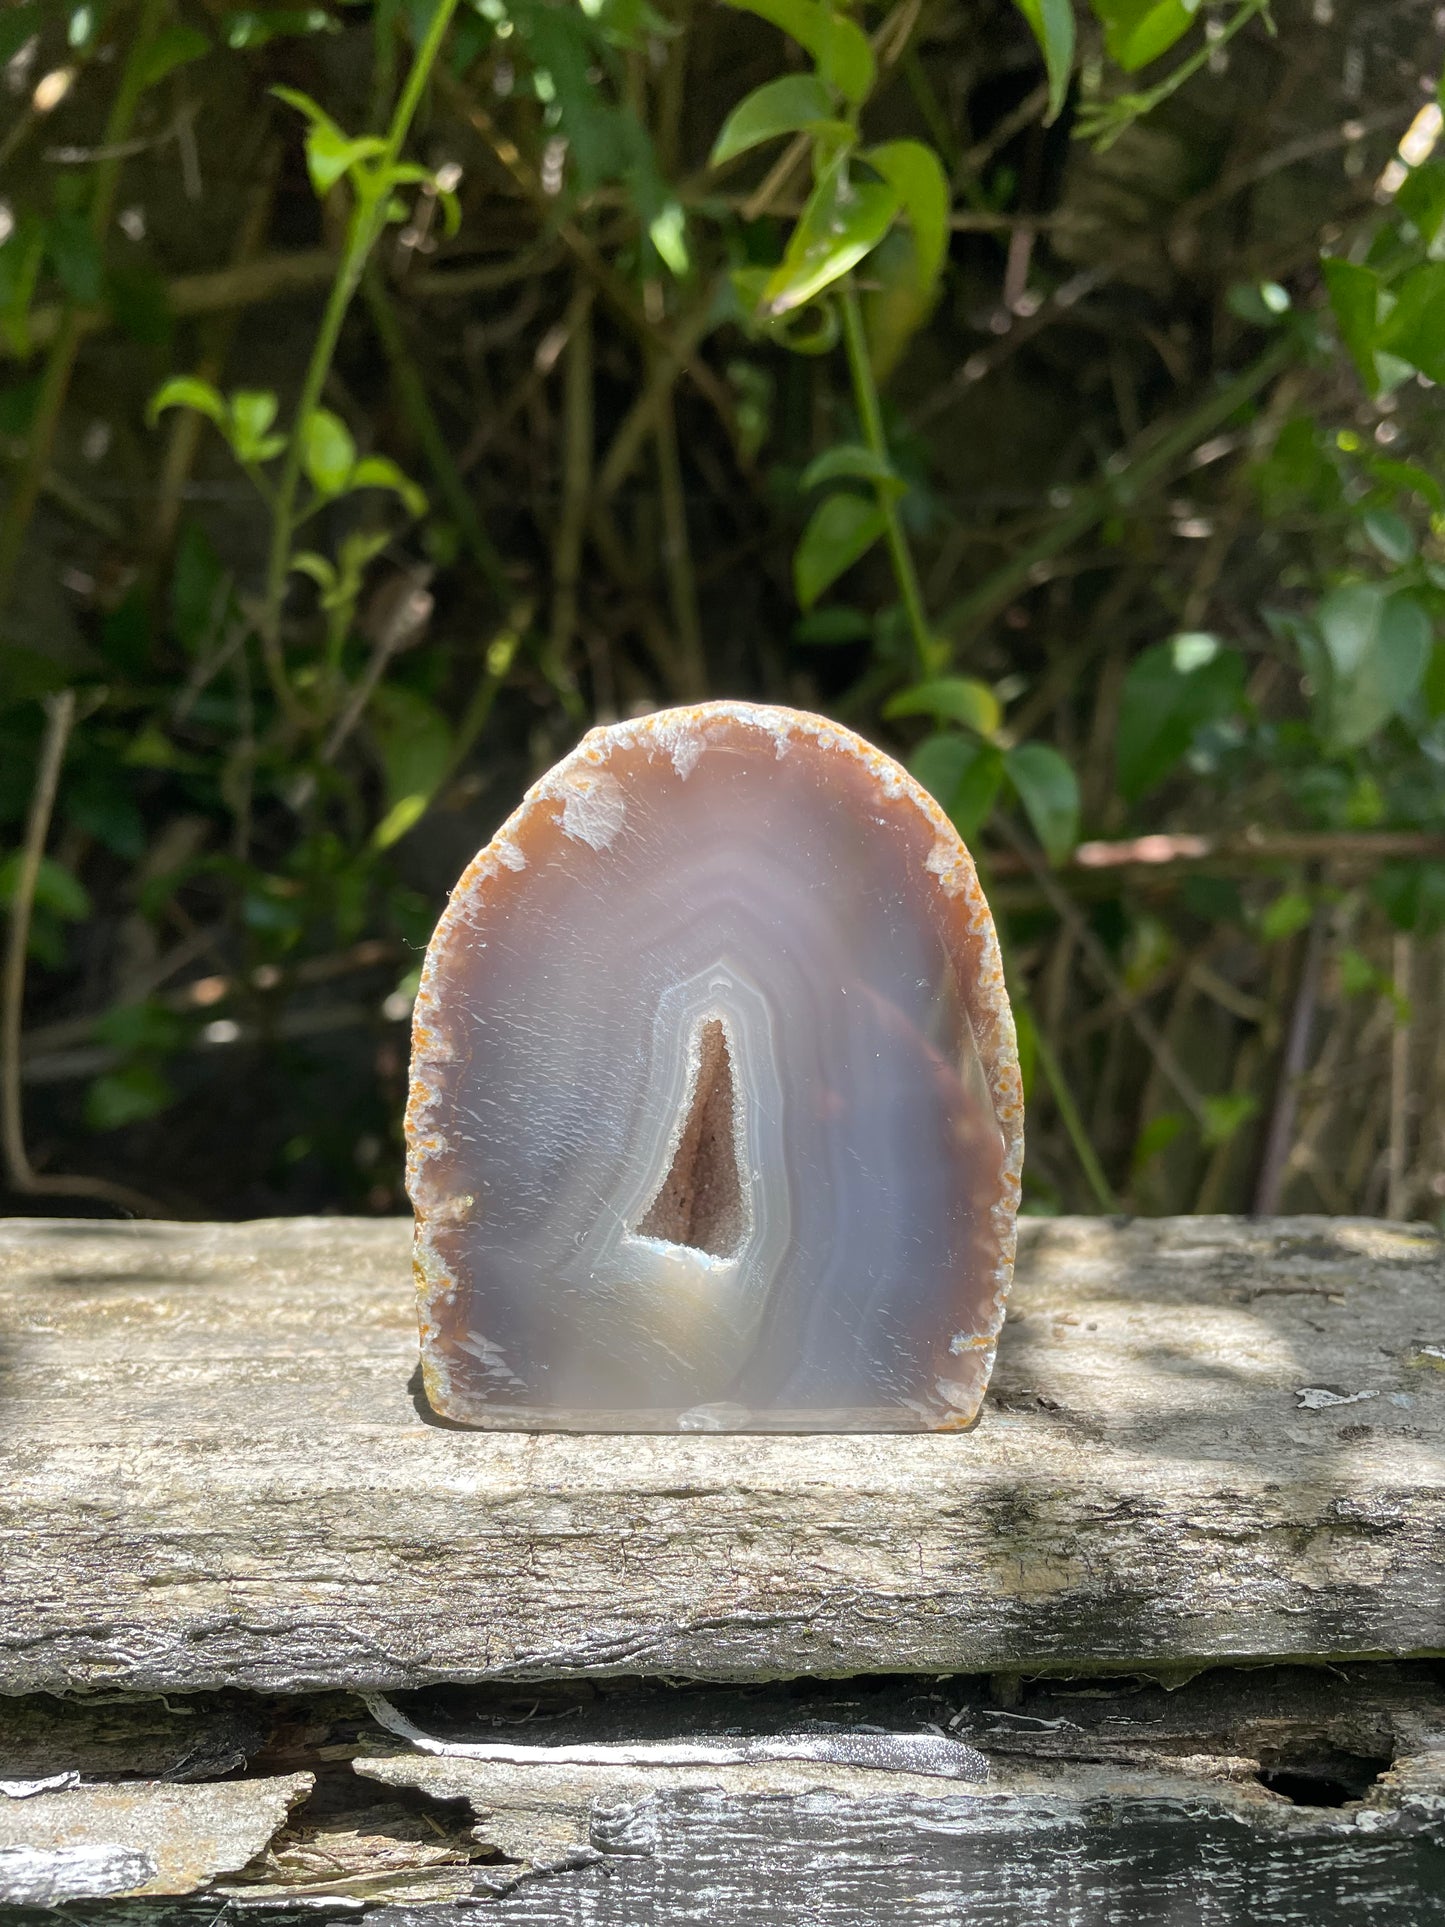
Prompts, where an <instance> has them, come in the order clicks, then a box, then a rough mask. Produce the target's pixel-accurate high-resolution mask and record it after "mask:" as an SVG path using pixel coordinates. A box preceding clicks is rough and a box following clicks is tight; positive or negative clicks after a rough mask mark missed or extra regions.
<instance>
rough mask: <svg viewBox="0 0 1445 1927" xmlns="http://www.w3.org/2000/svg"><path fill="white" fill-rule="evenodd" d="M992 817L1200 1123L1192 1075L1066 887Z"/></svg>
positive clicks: (1202, 1112) (1201, 1110)
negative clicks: (1113, 960) (1133, 996)
mask: <svg viewBox="0 0 1445 1927" xmlns="http://www.w3.org/2000/svg"><path fill="white" fill-rule="evenodd" d="M994 821H995V823H996V824H997V825H998V827H999V830H1000V831H1001V832H1002V834H1003V835H1004V836H1005V837H1007V838H1008V840H1009V842H1010V843H1012V845H1013V847H1014V849H1015V850H1016V851H1018V852H1019V853H1020V854H1021V855H1022V857H1023V859H1024V862H1025V864H1026V866H1027V867H1028V869H1029V871H1030V873H1031V874H1032V876H1033V879H1034V881H1035V883H1037V885H1038V886H1039V889H1040V890H1041V891H1042V892H1043V894H1044V897H1045V898H1046V900H1047V901H1048V903H1049V905H1050V906H1051V908H1052V909H1053V911H1054V912H1055V914H1056V915H1057V916H1058V917H1059V918H1060V919H1061V920H1062V921H1063V922H1064V923H1066V924H1068V925H1069V926H1070V928H1072V930H1073V932H1074V937H1075V940H1076V941H1077V943H1078V945H1079V948H1080V950H1082V952H1083V953H1084V955H1085V956H1086V957H1087V958H1088V960H1089V963H1090V964H1091V965H1092V967H1093V970H1094V974H1095V975H1096V976H1097V977H1098V979H1099V981H1100V982H1101V983H1102V984H1103V986H1104V988H1105V989H1106V990H1107V991H1108V992H1109V994H1110V995H1111V996H1112V997H1113V998H1114V1000H1115V1002H1116V1003H1117V1004H1118V1006H1119V1008H1120V1010H1121V1011H1123V1012H1124V1014H1125V1015H1126V1016H1127V1017H1128V1019H1129V1022H1130V1023H1131V1024H1132V1025H1133V1026H1134V1028H1135V1030H1137V1031H1138V1033H1139V1036H1140V1038H1141V1040H1142V1041H1143V1043H1144V1045H1145V1048H1146V1049H1147V1050H1148V1051H1149V1053H1150V1055H1151V1056H1152V1057H1153V1059H1154V1062H1155V1063H1156V1064H1157V1065H1158V1067H1159V1070H1160V1073H1161V1074H1162V1075H1163V1077H1164V1078H1165V1079H1166V1080H1167V1081H1168V1082H1169V1083H1170V1084H1171V1085H1173V1087H1174V1090H1175V1093H1176V1094H1177V1096H1178V1097H1179V1099H1180V1101H1181V1102H1182V1103H1183V1104H1184V1106H1185V1108H1186V1109H1187V1110H1188V1112H1189V1114H1190V1115H1191V1117H1193V1118H1194V1120H1195V1122H1196V1123H1198V1124H1200V1125H1202V1124H1204V1123H1205V1121H1206V1116H1207V1112H1206V1109H1205V1103H1204V1098H1203V1097H1202V1095H1201V1094H1200V1091H1199V1089H1198V1087H1197V1086H1196V1084H1195V1082H1194V1079H1193V1078H1192V1077H1191V1076H1190V1075H1189V1073H1188V1072H1187V1071H1186V1070H1185V1068H1184V1066H1183V1065H1182V1064H1181V1063H1180V1062H1179V1059H1178V1057H1177V1056H1176V1055H1175V1053H1174V1049H1173V1046H1172V1045H1171V1044H1170V1043H1169V1041H1168V1039H1167V1038H1166V1037H1165V1036H1164V1034H1163V1032H1162V1031H1161V1030H1160V1029H1159V1027H1158V1025H1157V1024H1156V1023H1155V1022H1154V1020H1153V1018H1152V1017H1150V1016H1149V1015H1148V1013H1147V1012H1146V1011H1144V1010H1142V1009H1141V1008H1140V1007H1139V1005H1138V1003H1137V1002H1136V1001H1135V1000H1134V999H1133V998H1132V997H1131V996H1130V994H1129V988H1128V986H1127V984H1125V982H1124V981H1123V979H1122V978H1121V977H1120V975H1119V973H1118V971H1117V970H1115V968H1114V966H1113V963H1112V962H1111V961H1110V958H1109V953H1108V951H1107V950H1106V949H1105V948H1104V946H1103V944H1102V943H1101V942H1100V941H1099V939H1098V937H1097V936H1096V935H1095V934H1094V932H1093V930H1092V929H1091V928H1090V926H1089V924H1088V922H1087V921H1086V920H1085V918H1084V917H1083V916H1082V915H1081V914H1080V912H1079V910H1078V907H1077V905H1076V904H1074V903H1073V902H1072V900H1071V899H1070V897H1069V895H1068V893H1067V891H1065V890H1064V889H1063V888H1062V887H1061V886H1060V885H1059V883H1058V882H1057V881H1056V880H1055V878H1054V876H1053V874H1052V872H1051V871H1050V870H1049V868H1048V866H1047V864H1045V863H1044V862H1043V860H1042V859H1041V858H1040V857H1037V856H1035V854H1034V852H1033V851H1032V850H1031V849H1030V848H1029V846H1028V843H1027V842H1026V841H1025V839H1024V837H1023V836H1022V835H1021V834H1020V832H1019V831H1018V830H1016V829H1015V828H1014V826H1013V825H1012V823H1010V822H1009V820H1008V818H1007V817H1006V816H1004V815H1002V814H999V815H997V816H996V817H995V818H994Z"/></svg>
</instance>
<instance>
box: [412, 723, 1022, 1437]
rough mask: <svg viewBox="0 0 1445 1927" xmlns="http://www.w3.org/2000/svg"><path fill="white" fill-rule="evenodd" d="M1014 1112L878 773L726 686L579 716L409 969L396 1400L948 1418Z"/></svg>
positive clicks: (859, 751)
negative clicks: (564, 752) (705, 700)
mask: <svg viewBox="0 0 1445 1927" xmlns="http://www.w3.org/2000/svg"><path fill="white" fill-rule="evenodd" d="M1022 1131H1023V1104H1022V1097H1021V1092H1020V1086H1019V1077H1018V1063H1017V1056H1016V1052H1015V1045H1014V1029H1013V1020H1012V1017H1011V1015H1010V1012H1009V1006H1008V999H1007V996H1006V994H1005V991H1004V985H1003V973H1002V969H1001V967H1000V962H999V954H998V945H997V942H996V939H995V936H994V929H993V923H992V920H991V918H990V916H989V913H988V908H987V906H986V904H985V902H984V900H983V897H982V895H981V893H980V891H979V888H978V883H977V879H976V877H975V875H974V869H973V864H972V861H971V860H970V858H969V855H968V852H967V851H966V850H965V849H964V847H963V845H962V843H961V842H960V841H959V839H958V836H957V834H956V832H955V831H954V829H953V827H952V825H951V824H950V823H949V821H948V819H947V818H946V817H945V816H944V815H943V813H942V812H941V811H940V810H939V808H938V806H937V805H936V804H935V803H934V802H933V800H932V799H931V798H930V797H929V796H928V795H927V794H926V793H925V792H924V791H923V790H921V789H920V788H919V787H918V785H917V784H916V783H915V782H914V781H913V780H912V778H911V777H909V776H908V775H907V774H906V772H905V771H904V770H902V769H901V768H899V766H898V765H897V764H896V763H894V762H892V761H890V759H889V758H887V757H886V756H883V755H881V754H880V753H879V752H878V751H877V750H875V749H873V748H871V747H870V746H869V745H868V744H867V743H865V742H863V741H862V740H861V738H859V737H857V736H854V735H853V734H851V732H849V731H848V730H845V729H841V728H840V727H839V726H838V725H837V724H835V723H829V722H826V721H824V720H823V719H822V718H821V717H817V716H809V715H804V714H801V713H799V712H797V711H793V710H786V709H771V708H762V707H758V706H754V705H750V704H743V703H709V704H704V705H703V706H701V707H699V708H695V709H682V710H668V711H663V712H661V713H658V714H656V715H651V716H647V717H644V718H643V719H642V720H641V721H638V722H629V723H618V724H614V725H613V726H612V727H610V728H607V729H595V730H593V731H592V732H591V733H590V734H589V735H588V736H587V737H585V738H584V740H583V742H582V743H581V745H580V746H579V747H578V748H577V749H576V750H575V751H574V752H573V754H572V755H571V756H569V757H568V758H567V759H566V760H565V761H564V762H562V763H560V764H558V766H557V767H556V768H555V769H554V770H552V771H550V772H549V774H548V775H546V776H545V777H543V779H542V780H541V781H540V782H539V783H537V784H536V785H535V786H534V787H533V788H532V789H531V790H530V791H529V792H528V794H527V797H526V799H525V800H524V802H523V803H522V805H521V807H520V808H519V809H518V810H517V811H516V812H515V814H514V815H513V816H512V817H510V818H509V819H508V821H507V822H506V823H505V824H504V825H503V827H502V829H501V830H500V831H499V832H498V834H497V835H496V836H495V837H494V838H493V840H492V841H491V843H489V844H488V845H487V847H486V849H484V850H483V851H482V852H481V854H480V855H479V856H478V857H477V858H476V860H475V861H474V862H473V864H472V865H471V867H470V868H469V869H468V870H467V872H466V874H465V875H464V876H463V877H462V879H461V881H460V883H458V885H457V887H456V889H455V891H454V892H453V893H452V897H451V901H450V903H449V904H448V906H447V909H446V911H445V913H444V915H443V917H442V919H441V922H440V923H439V925H438V926H437V930H436V934H435V936H434V937H433V938H432V942H431V946H430V948H429V949H428V952H427V958H426V966H425V969H424V970H423V972H422V980H421V989H420V992H419V994H418V998H417V1005H416V1016H415V1027H414V1036H413V1051H412V1078H411V1102H410V1105H409V1107H408V1112H407V1140H408V1188H409V1191H410V1194H411V1198H412V1202H413V1204H414V1205H415V1208H416V1275H417V1284H418V1290H419V1294H420V1311H421V1329H422V1362H423V1371H424V1377H425V1382H426V1389H427V1395H428V1397H429V1399H430V1401H431V1403H432V1405H433V1407H434V1408H435V1409H436V1410H437V1411H438V1412H439V1413H441V1414H443V1415H444V1416H446V1417H448V1418H451V1419H455V1420H459V1421H461V1422H463V1423H465V1424H470V1425H483V1426H493V1427H503V1428H516V1429H537V1430H543V1429H545V1430H554V1429H556V1430H572V1431H689V1430H693V1431H760V1432H769V1431H771V1432H808V1431H912V1430H919V1429H930V1428H939V1427H953V1426H959V1425H965V1424H967V1423H968V1422H969V1421H970V1420H971V1419H972V1418H973V1417H974V1415H975V1414H976V1412H977V1410H978V1406H979V1403H980V1401H981V1399H982V1397H983V1393H984V1388H985V1386H986V1385H987V1382H988V1374H989V1369H990V1367H991V1365H992V1362H993V1354H994V1344H995V1340H996V1338H997V1335H998V1331H999V1327H1000V1325H1001V1324H1002V1321H1003V1303H1004V1294H1005V1292H1006V1291H1007V1289H1008V1284H1009V1279H1010V1276H1011V1273H1012V1267H1013V1251H1014V1218H1015V1211H1016V1208H1017V1202H1018V1189H1019V1166H1020V1162H1021V1158H1022Z"/></svg>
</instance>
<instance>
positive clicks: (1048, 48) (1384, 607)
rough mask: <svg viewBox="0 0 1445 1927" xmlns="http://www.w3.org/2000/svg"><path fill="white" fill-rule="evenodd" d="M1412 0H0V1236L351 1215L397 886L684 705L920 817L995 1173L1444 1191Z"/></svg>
mask: <svg viewBox="0 0 1445 1927" xmlns="http://www.w3.org/2000/svg"><path fill="white" fill-rule="evenodd" d="M1442 25H1445V20H1442V15H1441V14H1440V13H1439V12H1437V11H1436V10H1435V9H1434V8H1433V7H1432V6H1430V5H1419V4H1389V3H1388V0H1373V4H1370V5H1363V4H1361V5H1346V4H1343V3H1342V0H1312V5H1305V4H1302V0H1284V4H1282V5H1280V6H1279V7H1278V9H1277V10H1276V12H1275V15H1274V18H1273V19H1271V18H1270V17H1269V15H1268V13H1267V12H1266V10H1265V9H1264V8H1263V7H1262V6H1261V5H1260V4H1258V0H1244V3H1243V4H1241V5H1238V6H1235V7H1219V8H1216V7H1212V6H1210V5H1203V6H1198V7H1197V10H1196V7H1195V6H1191V5H1190V4H1188V0H1095V10H1094V12H1093V13H1090V14H1087V15H1086V14H1082V13H1081V14H1080V15H1079V16H1078V18H1077V19H1075V18H1074V17H1073V16H1072V15H1071V14H1070V12H1069V9H1068V5H1067V0H1020V4H1019V6H1018V7H1015V6H1014V5H1012V4H1010V0H978V3H977V4H972V5H967V6H965V5H961V4H958V0H888V4H886V5H878V4H859V5H857V6H855V7H854V8H853V9H852V10H851V11H849V10H847V9H844V8H842V7H837V8H835V7H834V6H833V4H832V0H753V4H751V6H750V7H748V8H746V9H742V8H735V7H728V6H725V5H723V4H718V3H715V0H578V3H576V4H574V0H464V3H463V4H459V3H458V0H378V3H377V4H374V5H350V4H341V3H340V0H336V3H334V4H333V3H331V0H328V3H327V4H322V5H316V6H310V7H306V6H302V7H281V8H275V9H267V8H265V7H258V8H251V7H247V8H238V7H236V6H233V5H230V4H228V0H83V3H82V4H69V3H67V4H59V0H38V4H37V3H36V0H30V3H29V4H19V5H17V4H14V0H8V4H5V5H3V6H0V60H3V62H4V63H5V65H4V73H3V78H0V103H3V104H0V455H3V470H0V479H3V486H4V500H3V510H0V624H3V644H4V647H3V652H0V851H3V852H5V854H4V857H3V866H0V894H3V897H4V900H5V901H6V903H7V904H8V906H9V909H10V924H9V931H10V949H9V957H8V969H7V975H6V982H5V992H4V1020H5V1028H4V1059H5V1062H4V1080H3V1081H4V1097H5V1154H6V1173H7V1178H8V1183H9V1186H10V1188H9V1190H8V1192H7V1194H6V1196H5V1198H4V1200H3V1204H4V1206H5V1208H9V1209H20V1210H37V1209H38V1210H55V1209H57V1208H61V1209H78V1210H87V1209H95V1210H97V1211H105V1210H110V1209H113V1208H114V1207H115V1206H117V1205H119V1206H120V1207H121V1208H128V1209H137V1210H157V1211H160V1210H164V1211H165V1212H167V1213H171V1214H177V1215H182V1216H188V1215H205V1216H215V1217H228V1216H242V1215H248V1214H254V1213H264V1212H292V1211H308V1210H332V1209H341V1210H357V1209H359V1210H369V1211H377V1212H383V1211H395V1210H398V1209H400V1208H403V1206H404V1199H403V1196H402V1193H401V1190H400V1183H399V1165H400V1138H399V1115H400V1109H401V1104H402V1098H403V1093H404V1085H405V1073H406V1053H407V1031H406V1019H407V1016H408V1013H409V1008H410V999H411V992H412V988H413V986H414V983H415V975H416V966H417V962H418V960H419V955H420V951H421V948H422V947H423V946H424V944H425V941H426V938H427V936H428V934H429V931H430V928H431V924H432V922H433V920H434V918H435V915H436V913H437V910H438V908H439V906H440V904H441V902H442V900H443V897H444V894H445V891H446V889H447V888H448V887H449V885H450V884H451V882H452V881H453V879H454V878H455V876H456V875H457V874H458V872H459V871H460V869H461V868H462V866H463V864H464V862H465V861H466V859H467V858H468V857H469V856H470V855H471V854H472V852H473V851H474V849H475V848H476V847H477V846H478V845H479V844H480V843H482V842H483V841H485V839H486V838H487V837H488V836H489V835H490V833H491V831H492V830H493V829H494V828H495V826H496V825H497V823H498V822H499V821H500V820H501V818H502V817H503V816H504V815H505V814H506V813H507V811H508V810H509V809H510V808H511V807H512V806H513V804H514V803H515V801H516V800H517V798H518V796H519V794H520V792H521V790H522V788H523V787H524V786H525V784H526V783H527V782H528V781H529V780H530V779H531V778H532V777H533V776H534V775H536V774H537V773H539V772H540V770H541V769H542V768H544V767H545V766H546V765H547V764H549V763H550V762H552V761H553V760H554V759H555V758H556V757H557V756H558V755H560V754H561V753H562V752H563V751H565V750H566V749H567V748H568V747H569V746H570V744H571V743H572V742H573V741H574V740H575V739H576V737H577V736H578V735H579V733H580V732H581V731H582V730H583V729H584V728H585V727H586V726H587V725H588V724H590V723H592V722H595V721H607V720H611V719H613V718H616V717H618V716H622V715H629V714H636V713H640V712H641V711H643V710H645V709H647V708H649V707H653V706H656V705H660V704H665V703H669V702H674V701H678V700H683V699H688V698H694V697H698V696H702V695H705V694H714V695H736V696H753V697H761V698H766V699H770V700H777V701H784V702H789V703H794V704H799V705H802V706H806V707H811V708H818V709H822V710H825V711H827V712H829V713H831V714H833V715H836V716H838V717H840V718H842V719H844V720H846V721H847V722H849V723H850V724H852V725H854V726H855V727H857V728H859V729H861V730H863V731H864V732H865V733H866V734H868V735H870V736H872V737H873V738H874V739H875V740H877V741H879V742H881V743H883V744H885V745H886V746H887V747H889V748H891V749H892V750H894V751H895V752H896V753H897V754H899V755H900V756H902V757H904V758H905V759H907V760H909V761H910V762H911V764H912V766H913V767H914V768H915V770H916V771H917V772H918V773H919V774H920V776H921V777H922V778H923V779H924V780H925V781H926V782H927V783H928V784H929V785H930V786H931V787H932V788H933V789H934V791H935V793H936V794H937V795H938V796H939V797H940V799H941V800H942V801H943V803H944V804H945V806H946V807H948V808H949V809H950V811H951V812H952V813H953V814H954V815H955V818H956V820H957V821H958V822H959V824H960V827H961V828H962V829H963V830H964V832H965V834H966V836H967V837H968V839H969V841H970V843H971V845H972V846H973V847H974V849H975V852H976V854H977V855H978V857H979V860H980V867H981V869H982V870H983V872H984V874H985V877H986V880H987V883H988V885H989V888H990V895H991V898H992V901H993V903H994V905H995V910H996V914H997V916H998V919H999V923H1000V929H1001V934H1002V936H1003V939H1004V943H1005V951H1006V956H1007V959H1008V965H1009V970H1010V975H1011V982H1012V985H1013V988H1014V993H1015V1001H1016V1006H1017V1009H1018V1013H1019V1018H1020V1030H1021V1042H1022V1045H1023V1053H1024V1060H1025V1069H1026V1075H1027V1078H1028V1083H1029V1093H1030V1122H1029V1157H1028V1170H1027V1176H1026V1196H1027V1200H1028V1203H1029V1206H1030V1208H1033V1209H1035V1210H1041V1211H1053V1210H1063V1209H1084V1210H1091V1209H1120V1208H1124V1209H1131V1210H1137V1211H1148V1212H1157V1211H1193V1210H1201V1211H1219V1210H1248V1209H1251V1208H1259V1209H1266V1210H1268V1209H1279V1208H1287V1209H1305V1210H1315V1209H1325V1210H1330V1211H1364V1212H1382V1211H1388V1212H1389V1213H1391V1214H1394V1215H1402V1216H1432V1217H1433V1216H1438V1215H1439V1214H1440V1213H1441V1210H1442V1204H1445V1038H1442V1024H1445V969H1442V965H1445V936H1442V934H1441V933H1442V929H1445V644H1442V642H1441V641H1440V640H1438V639H1437V638H1438V637H1439V635H1440V632H1441V618H1442V615H1445V539H1442V538H1445V466H1442V464H1445V432H1442V424H1441V417H1440V405H1439V394H1438V391H1437V390H1436V389H1435V387H1434V385H1433V384H1434V383H1435V382H1437V381H1445V168H1442V167H1441V166H1440V165H1439V164H1437V163H1436V162H1435V161H1434V160H1432V159H1431V153H1432V150H1433V147H1434V143H1435V140H1436V138H1437V136H1438V134H1439V128H1440V113H1439V107H1438V103H1437V92H1436V90H1437V83H1438V79H1439V74H1440V66H1441V59H1442V52H1445V37H1442ZM759 88H763V89H765V90H766V91H765V92H763V93H762V94H755V92H754V90H757V89H759ZM740 103H742V105H741V107H740ZM725 127H726V129H727V130H728V131H727V132H726V133H725V134H724V137H723V139H722V141H721V142H718V137H719V134H720V132H721V131H722V130H724V128H725ZM715 142H716V143H718V145H717V148H716V150H715V146H714V144H715ZM1402 143H1403V146H1402ZM710 157H711V158H710ZM1437 256H1438V257H1440V258H1437ZM57 1195H59V1196H63V1197H64V1199H65V1203H64V1204H63V1205H61V1206H57V1204H56V1202H55V1199H56V1197H57Z"/></svg>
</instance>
